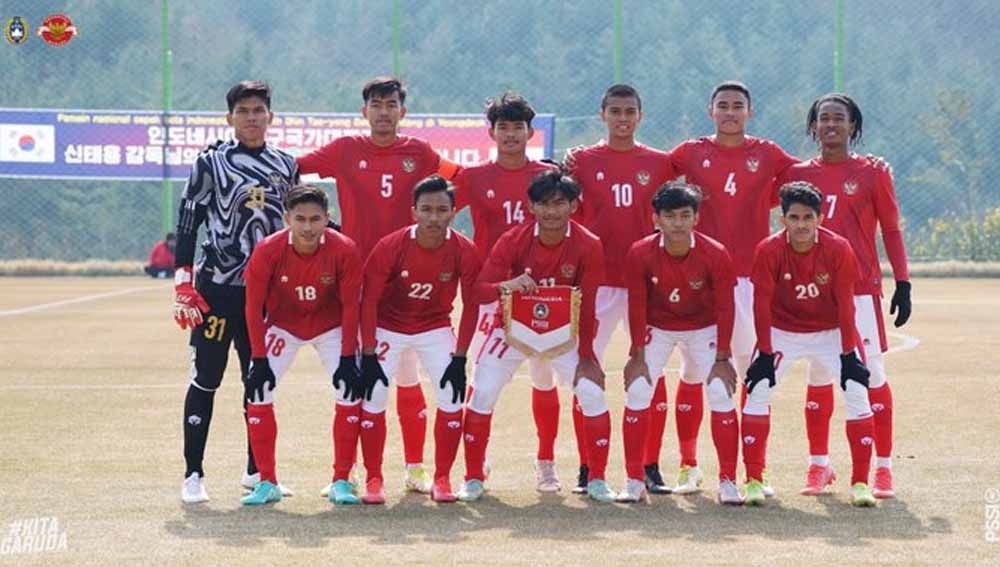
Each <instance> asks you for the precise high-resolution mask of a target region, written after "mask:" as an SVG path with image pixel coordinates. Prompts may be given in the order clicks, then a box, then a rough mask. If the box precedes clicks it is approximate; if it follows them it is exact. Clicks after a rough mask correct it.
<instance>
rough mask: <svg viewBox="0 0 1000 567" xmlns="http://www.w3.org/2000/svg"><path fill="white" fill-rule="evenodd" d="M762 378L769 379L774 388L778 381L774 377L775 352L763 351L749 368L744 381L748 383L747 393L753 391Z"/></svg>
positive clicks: (769, 383)
mask: <svg viewBox="0 0 1000 567" xmlns="http://www.w3.org/2000/svg"><path fill="white" fill-rule="evenodd" d="M761 380H767V382H768V385H770V386H771V387H772V388H773V387H774V385H775V384H776V383H777V381H776V380H775V377H774V353H773V352H762V353H759V354H758V355H757V358H755V359H754V361H753V362H752V363H751V364H750V368H747V378H746V380H744V381H743V383H744V384H746V385H747V395H750V394H751V393H753V388H754V386H756V385H757V383H758V382H760V381H761Z"/></svg>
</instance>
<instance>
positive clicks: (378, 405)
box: [361, 382, 389, 413]
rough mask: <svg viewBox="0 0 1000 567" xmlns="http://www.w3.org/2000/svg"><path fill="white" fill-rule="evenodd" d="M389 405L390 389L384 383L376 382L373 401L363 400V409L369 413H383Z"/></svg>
mask: <svg viewBox="0 0 1000 567" xmlns="http://www.w3.org/2000/svg"><path fill="white" fill-rule="evenodd" d="M388 405H389V388H387V387H386V386H385V384H383V383H382V382H375V387H374V388H373V389H372V396H371V399H370V400H368V399H365V400H362V402H361V409H363V410H364V411H366V412H368V413H382V412H384V411H385V408H386V407H387V406H388Z"/></svg>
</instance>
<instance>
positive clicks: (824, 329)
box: [742, 181, 875, 506]
mask: <svg viewBox="0 0 1000 567" xmlns="http://www.w3.org/2000/svg"><path fill="white" fill-rule="evenodd" d="M780 197H781V214H782V223H783V224H784V225H785V229H784V230H782V231H780V232H778V233H776V234H773V235H771V236H770V237H768V238H767V239H765V240H763V241H761V242H760V244H758V245H757V250H756V252H755V254H754V261H753V272H752V276H751V279H752V282H753V286H754V300H753V305H754V327H755V329H756V331H757V351H758V352H757V357H756V358H755V359H754V360H753V362H752V363H751V364H750V368H749V369H748V370H747V376H746V385H747V391H748V394H747V401H746V406H745V407H744V409H743V423H742V429H743V431H742V434H743V460H744V463H745V464H746V469H747V487H746V503H747V504H748V505H760V504H763V503H764V493H763V486H762V485H761V472H762V470H763V467H764V462H765V452H766V450H767V437H768V433H769V432H770V428H771V419H770V401H771V391H772V390H773V389H774V387H775V385H776V384H777V382H778V380H779V379H780V378H781V376H782V375H783V374H784V373H785V372H786V371H787V370H788V369H789V368H791V367H792V365H794V364H795V361H797V360H799V359H800V358H804V359H807V360H809V362H810V367H811V370H810V373H809V381H810V385H811V386H824V385H826V384H831V383H833V380H834V377H835V376H838V375H839V376H840V388H841V390H843V391H844V398H845V400H846V402H847V404H846V405H847V440H848V442H849V444H850V448H851V461H852V462H853V469H854V470H853V472H852V475H851V503H852V504H854V505H855V506H874V505H875V498H874V497H873V496H872V493H871V491H870V489H869V488H868V472H869V467H870V466H871V456H872V442H873V439H872V436H873V435H874V430H873V427H874V424H873V421H872V412H871V407H870V406H869V403H868V377H869V372H868V369H867V368H865V366H864V364H862V362H861V361H860V360H858V355H857V354H856V352H855V347H856V346H857V345H858V341H857V336H856V332H855V328H854V282H855V280H856V279H857V259H856V258H855V256H854V252H853V251H852V250H851V245H850V244H849V243H848V242H847V240H845V239H843V238H841V237H840V236H837V235H836V234H834V233H833V232H831V231H829V230H827V229H825V228H821V227H820V226H819V224H820V222H822V220H823V215H822V214H820V207H821V205H822V202H823V198H822V195H821V193H820V192H819V190H818V189H816V187H815V186H814V185H812V184H810V183H806V182H803V181H796V182H792V183H787V184H785V185H783V186H782V187H781V190H780ZM838 354H839V357H838ZM832 480H833V479H832V478H831V481H832Z"/></svg>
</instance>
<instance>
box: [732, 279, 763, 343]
mask: <svg viewBox="0 0 1000 567" xmlns="http://www.w3.org/2000/svg"><path fill="white" fill-rule="evenodd" d="M733 299H734V300H735V303H736V317H735V319H734V320H733V338H732V343H730V344H731V345H732V351H733V356H736V357H747V358H749V357H750V355H751V354H753V352H754V348H755V347H756V346H757V333H756V331H755V330H754V327H753V284H752V283H750V278H736V287H734V288H733Z"/></svg>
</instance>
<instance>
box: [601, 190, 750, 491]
mask: <svg viewBox="0 0 1000 567" xmlns="http://www.w3.org/2000/svg"><path fill="white" fill-rule="evenodd" d="M701 197H702V194H701V190H700V189H699V188H698V187H695V186H692V185H686V184H683V183H668V184H666V185H664V186H662V187H661V188H660V189H659V190H658V191H657V192H656V194H655V195H654V196H653V211H654V213H653V222H654V223H655V224H656V226H657V227H659V229H660V233H659V234H653V235H651V236H648V237H646V238H643V239H642V240H639V241H638V242H636V243H635V244H634V245H632V248H631V249H630V250H629V252H628V255H627V256H626V258H625V280H626V283H627V285H628V320H629V330H630V334H631V338H632V345H631V348H630V350H629V360H628V362H627V363H626V365H625V414H624V416H623V418H622V438H623V440H624V444H625V468H626V473H627V476H628V480H627V481H626V484H625V490H624V491H623V492H622V493H621V494H620V495H619V498H618V500H619V501H621V502H638V501H640V500H646V499H648V496H647V494H646V484H645V482H644V481H643V475H644V471H643V462H644V460H643V452H644V451H643V449H644V440H645V438H646V429H647V423H648V421H649V411H650V409H649V406H650V402H651V400H652V398H653V384H652V382H651V381H650V377H652V376H659V375H660V373H661V371H662V370H663V369H664V367H665V366H666V365H667V360H668V359H669V358H670V354H671V353H672V352H673V350H674V347H677V348H678V349H679V350H680V353H681V382H680V384H679V385H678V397H677V437H678V444H679V446H680V452H681V468H682V472H686V474H687V476H688V477H689V479H690V481H691V482H689V483H688V484H690V486H691V487H692V489H693V490H696V489H697V485H698V484H700V482H701V472H700V471H699V469H698V460H697V444H698V429H699V427H700V426H701V418H702V384H704V383H706V381H707V384H708V404H709V407H710V408H711V410H712V439H713V441H714V442H715V449H716V452H717V453H718V456H719V502H721V503H723V504H736V505H738V504H741V503H742V501H743V500H742V498H741V497H740V493H739V490H738V489H737V488H736V462H737V458H738V454H739V443H740V433H739V424H738V421H737V418H736V406H735V405H734V404H733V399H732V395H733V392H734V391H735V389H736V370H735V369H734V368H733V364H732V362H731V361H730V356H731V351H730V346H729V345H730V341H731V338H732V334H733V319H734V310H735V307H734V304H733V287H734V286H735V285H736V276H735V272H734V269H733V262H732V259H731V258H730V257H729V253H728V252H727V251H726V249H725V247H723V246H722V245H721V244H719V243H718V242H716V241H715V240H712V239H711V238H709V237H707V236H705V235H704V234H701V233H700V232H696V231H695V230H694V226H695V225H696V224H697V223H698V206H699V205H700V204H701Z"/></svg>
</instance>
